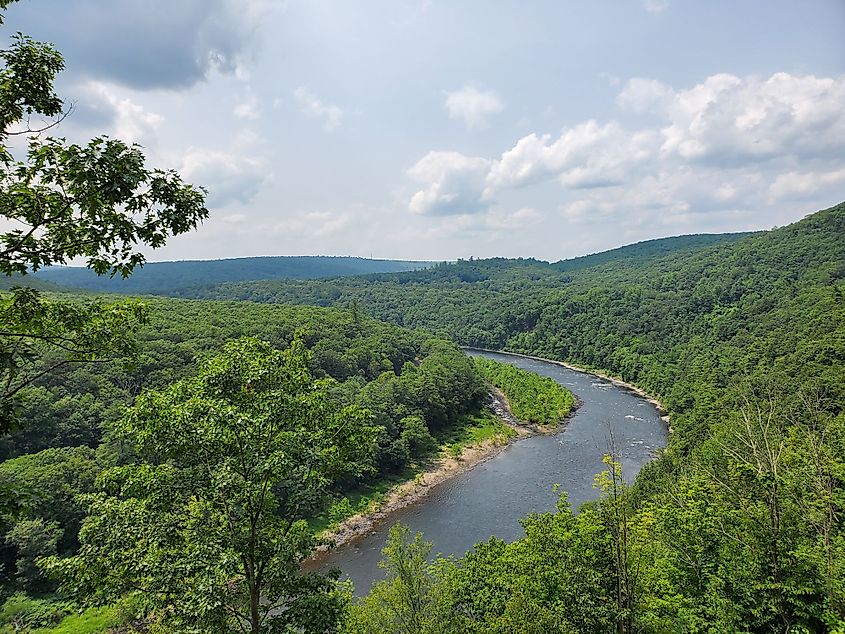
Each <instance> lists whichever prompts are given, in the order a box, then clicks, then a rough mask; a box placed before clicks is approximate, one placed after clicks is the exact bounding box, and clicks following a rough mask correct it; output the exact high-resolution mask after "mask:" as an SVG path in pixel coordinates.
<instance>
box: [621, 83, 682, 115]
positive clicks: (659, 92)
mask: <svg viewBox="0 0 845 634" xmlns="http://www.w3.org/2000/svg"><path fill="white" fill-rule="evenodd" d="M673 95H674V91H673V90H672V88H671V86H667V85H666V84H664V83H663V82H659V81H657V80H656V79H645V78H642V77H635V78H634V79H631V80H629V81H628V83H627V84H625V88H623V89H622V92H620V93H619V95H617V97H616V104H617V105H618V106H619V107H620V108H622V109H624V110H630V111H632V112H638V113H643V112H657V113H663V112H665V111H666V109H667V108H668V107H669V104H670V102H671V99H672V97H673Z"/></svg>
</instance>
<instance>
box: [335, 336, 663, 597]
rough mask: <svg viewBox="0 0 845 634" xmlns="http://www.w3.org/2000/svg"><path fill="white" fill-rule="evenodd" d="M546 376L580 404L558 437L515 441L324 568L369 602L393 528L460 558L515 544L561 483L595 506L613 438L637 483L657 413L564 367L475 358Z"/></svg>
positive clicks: (572, 496) (575, 500)
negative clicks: (490, 544) (493, 545)
mask: <svg viewBox="0 0 845 634" xmlns="http://www.w3.org/2000/svg"><path fill="white" fill-rule="evenodd" d="M470 354H472V355H478V356H484V357H487V358H490V359H496V360H497V361H504V362H506V363H512V364H513V365H516V366H518V367H520V368H525V369H526V370H531V371H532V372H536V373H537V374H541V375H543V376H549V377H551V378H553V379H555V380H556V381H558V382H559V383H561V384H562V385H564V386H566V387H567V388H568V389H569V390H571V391H572V392H573V393H574V394H575V395H576V396H578V398H579V399H580V400H581V402H582V405H581V407H580V408H579V409H578V411H577V412H576V413H575V415H574V416H573V417H572V418H571V419H569V421H568V422H567V424H566V426H565V428H564V429H563V430H562V431H560V432H559V433H556V434H551V435H546V436H534V437H531V438H525V439H522V440H519V441H517V442H514V443H513V444H511V445H510V446H509V447H507V448H506V449H504V450H503V451H502V452H501V453H499V454H497V455H496V456H494V457H493V458H491V459H490V460H488V461H486V462H483V463H481V464H479V465H478V466H476V467H475V468H474V469H472V470H470V471H468V472H466V473H463V474H461V475H458V476H456V477H454V478H452V479H451V480H449V481H447V482H444V483H443V484H441V485H440V486H438V487H436V488H434V489H433V490H432V491H431V492H430V493H429V494H428V496H426V497H425V498H424V499H423V500H421V501H420V502H418V503H416V504H412V505H410V506H407V507H405V508H403V509H400V510H399V511H397V512H396V513H394V514H392V515H391V517H390V518H389V520H388V521H387V522H385V523H384V524H382V525H381V526H379V527H377V529H376V531H375V532H374V533H371V534H369V535H366V536H364V537H362V538H359V539H357V540H354V541H352V542H350V543H348V544H346V545H344V546H342V547H340V548H338V549H337V550H335V551H333V552H332V553H330V554H329V555H328V556H326V557H325V558H324V559H323V560H321V562H320V567H321V568H329V567H338V568H340V569H341V570H342V571H343V576H344V577H345V578H350V579H352V581H353V582H354V584H355V591H356V594H365V593H366V592H367V591H368V590H369V588H370V586H371V585H372V583H373V582H374V581H376V580H378V579H380V578H381V577H382V575H383V572H382V570H381V568H379V567H378V565H377V564H378V561H379V559H380V558H381V549H382V548H383V547H384V542H385V539H386V537H387V531H388V528H389V527H390V525H392V524H393V523H394V522H397V521H398V522H402V523H404V524H407V525H408V526H410V527H411V530H412V531H421V532H422V533H423V535H424V537H425V539H426V540H428V541H431V542H434V552H435V553H441V554H443V555H461V554H463V553H465V552H466V551H468V550H469V549H471V548H472V546H473V545H474V544H476V543H478V542H480V541H485V540H487V539H488V538H489V537H490V536H492V535H495V536H497V537H499V538H501V539H504V540H507V541H512V540H515V539H518V538H519V537H520V536H521V535H522V527H521V526H520V524H519V519H520V518H521V517H524V516H525V515H527V514H528V513H531V512H542V511H549V510H553V509H554V508H555V504H556V502H557V499H558V495H559V494H558V493H556V492H555V485H556V484H559V485H560V489H561V490H563V491H566V492H567V496H568V498H569V501H570V503H571V504H572V506H573V507H577V506H578V505H580V504H581V503H582V502H585V501H587V500H592V499H595V498H596V496H597V491H596V490H595V489H594V488H593V477H594V476H595V475H596V474H597V473H599V472H600V471H601V470H602V467H603V465H602V462H601V459H602V456H603V455H604V454H605V453H606V452H607V450H608V440H609V437H610V435H611V434H612V436H613V441H614V445H615V449H616V452H617V453H618V454H619V455H620V456H621V460H622V470H623V473H624V475H625V477H626V478H627V479H629V480H630V479H632V478H634V477H635V476H636V474H637V473H638V472H639V470H640V468H641V467H642V466H643V465H644V464H645V463H646V462H648V461H649V460H650V459H651V458H652V456H653V455H654V452H655V451H656V450H659V449H661V448H663V447H664V446H665V445H666V438H667V429H666V425H665V424H664V423H663V421H662V420H661V419H660V414H659V412H658V410H657V409H656V408H655V407H654V406H653V405H652V404H651V403H649V402H647V401H646V400H645V399H643V398H642V397H640V396H638V395H637V394H635V393H633V392H630V391H628V390H626V389H624V388H621V387H619V386H617V385H615V384H613V383H611V382H610V381H606V380H604V379H599V378H596V377H595V376H593V375H591V374H585V373H583V372H577V371H574V370H570V369H568V368H564V367H563V366H560V365H556V364H553V363H548V362H546V361H537V360H534V359H525V358H522V357H515V356H510V355H505V354H499V353H487V352H484V353H481V352H471V353H470Z"/></svg>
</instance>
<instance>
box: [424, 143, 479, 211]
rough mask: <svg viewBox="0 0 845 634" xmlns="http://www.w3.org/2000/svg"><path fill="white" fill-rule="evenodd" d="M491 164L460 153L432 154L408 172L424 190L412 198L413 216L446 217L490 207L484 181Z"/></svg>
mask: <svg viewBox="0 0 845 634" xmlns="http://www.w3.org/2000/svg"><path fill="white" fill-rule="evenodd" d="M490 165H491V161H489V160H487V159H484V158H479V157H473V156H464V155H463V154H461V153H459V152H429V153H428V154H426V155H425V156H424V157H423V158H421V159H420V160H419V161H418V162H417V163H416V165H414V166H413V167H412V168H411V169H409V170H408V175H409V176H410V177H411V178H413V179H414V180H415V181H418V182H420V183H424V184H425V188H424V189H422V190H420V191H418V192H416V193H415V194H414V195H413V197H412V198H411V202H410V205H409V209H410V210H411V212H412V213H415V214H422V215H431V216H447V215H458V214H469V213H475V212H478V211H482V210H483V209H486V208H487V207H488V205H489V197H488V196H486V195H485V191H484V190H485V180H486V178H487V174H488V172H489V171H490Z"/></svg>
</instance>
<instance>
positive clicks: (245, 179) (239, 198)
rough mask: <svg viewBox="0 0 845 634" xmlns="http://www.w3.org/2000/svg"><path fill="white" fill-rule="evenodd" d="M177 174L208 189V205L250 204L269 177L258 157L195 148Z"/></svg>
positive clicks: (187, 155)
mask: <svg viewBox="0 0 845 634" xmlns="http://www.w3.org/2000/svg"><path fill="white" fill-rule="evenodd" d="M179 173H180V174H181V175H182V176H183V177H184V178H185V180H187V181H188V182H191V183H195V184H197V185H202V186H204V187H205V188H206V189H208V192H209V197H208V205H209V207H211V208H214V207H225V206H226V205H229V204H232V203H243V204H246V203H249V202H250V201H252V199H253V198H255V196H256V194H258V192H259V190H260V189H261V186H262V185H263V184H264V182H265V181H266V180H267V178H268V177H267V174H266V168H265V166H264V164H263V162H262V161H261V160H259V159H256V158H251V157H246V156H239V155H237V154H232V153H228V152H219V151H215V150H204V149H196V148H193V149H191V150H190V151H189V152H188V153H187V154H186V155H185V157H184V159H183V162H182V167H181V169H180V170H179ZM237 215H238V214H234V215H233V216H229V218H232V217H234V216H237Z"/></svg>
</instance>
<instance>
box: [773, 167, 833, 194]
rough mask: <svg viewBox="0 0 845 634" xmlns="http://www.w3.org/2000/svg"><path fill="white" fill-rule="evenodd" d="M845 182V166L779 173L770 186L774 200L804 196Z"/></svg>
mask: <svg viewBox="0 0 845 634" xmlns="http://www.w3.org/2000/svg"><path fill="white" fill-rule="evenodd" d="M843 184H845V168H843V169H838V170H833V171H823V172H786V173H784V174H779V175H778V177H777V178H776V179H775V181H774V182H773V183H772V184H771V186H770V187H769V196H770V198H771V199H772V200H781V199H784V198H804V197H806V196H810V195H812V194H815V193H816V192H818V191H819V190H825V189H828V188H832V187H836V186H842V185H843Z"/></svg>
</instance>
